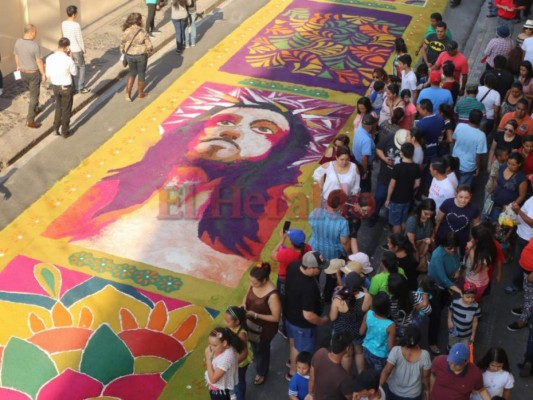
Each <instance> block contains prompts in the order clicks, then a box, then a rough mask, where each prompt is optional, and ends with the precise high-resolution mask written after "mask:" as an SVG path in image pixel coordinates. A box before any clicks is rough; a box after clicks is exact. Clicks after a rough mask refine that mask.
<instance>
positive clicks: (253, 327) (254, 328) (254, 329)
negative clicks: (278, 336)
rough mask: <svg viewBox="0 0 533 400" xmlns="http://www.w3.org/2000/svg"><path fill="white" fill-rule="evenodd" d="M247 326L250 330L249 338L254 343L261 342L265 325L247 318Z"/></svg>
mask: <svg viewBox="0 0 533 400" xmlns="http://www.w3.org/2000/svg"><path fill="white" fill-rule="evenodd" d="M246 327H247V330H248V340H249V341H250V342H252V343H259V342H260V341H261V333H262V332H263V326H262V325H259V324H257V323H255V322H254V321H252V320H251V319H247V320H246Z"/></svg>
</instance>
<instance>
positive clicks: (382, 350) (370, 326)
mask: <svg viewBox="0 0 533 400" xmlns="http://www.w3.org/2000/svg"><path fill="white" fill-rule="evenodd" d="M392 324H393V322H392V321H391V320H390V319H382V318H376V316H375V314H374V311H372V310H370V311H368V312H367V313H366V327H367V330H366V335H365V339H364V340H363V347H364V348H365V349H367V350H368V351H369V352H370V353H372V354H373V355H374V356H376V357H381V358H387V356H388V355H389V334H388V333H387V329H388V328H389V326H390V325H392Z"/></svg>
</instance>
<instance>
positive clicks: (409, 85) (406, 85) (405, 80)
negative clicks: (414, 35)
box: [398, 54, 418, 104]
mask: <svg viewBox="0 0 533 400" xmlns="http://www.w3.org/2000/svg"><path fill="white" fill-rule="evenodd" d="M412 62H413V59H412V58H411V56H410V55H409V54H402V55H401V56H400V57H398V66H399V67H400V69H401V70H402V87H401V90H400V91H402V90H404V89H409V90H410V91H411V94H412V101H413V104H416V98H417V97H418V91H417V90H416V83H417V82H416V74H415V72H414V71H413V70H412V69H411V63H412Z"/></svg>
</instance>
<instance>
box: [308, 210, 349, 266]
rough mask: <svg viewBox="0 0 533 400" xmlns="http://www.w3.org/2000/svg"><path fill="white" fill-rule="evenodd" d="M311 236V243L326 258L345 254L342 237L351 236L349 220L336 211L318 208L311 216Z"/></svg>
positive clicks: (339, 256) (329, 258)
mask: <svg viewBox="0 0 533 400" xmlns="http://www.w3.org/2000/svg"><path fill="white" fill-rule="evenodd" d="M309 225H311V238H310V239H309V245H310V246H311V248H312V249H313V250H318V251H320V253H321V254H322V257H324V258H325V259H326V260H331V259H333V258H341V257H343V256H344V254H345V253H344V248H343V247H342V245H341V241H340V238H341V237H345V238H347V237H349V235H350V231H349V229H348V221H346V219H345V218H344V217H343V216H342V215H340V214H339V213H337V212H335V211H328V210H324V209H322V208H316V209H314V210H313V212H312V213H311V215H310V216H309Z"/></svg>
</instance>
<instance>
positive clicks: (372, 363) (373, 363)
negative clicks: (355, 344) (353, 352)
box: [363, 347, 387, 372]
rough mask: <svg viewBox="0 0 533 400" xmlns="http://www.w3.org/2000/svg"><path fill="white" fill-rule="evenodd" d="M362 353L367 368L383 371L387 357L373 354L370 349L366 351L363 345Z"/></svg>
mask: <svg viewBox="0 0 533 400" xmlns="http://www.w3.org/2000/svg"><path fill="white" fill-rule="evenodd" d="M363 353H364V355H365V361H366V364H367V366H368V367H369V368H371V369H373V370H376V371H378V372H381V371H383V368H385V364H387V358H381V357H378V356H375V355H374V354H372V353H371V352H370V351H368V350H367V348H366V347H363Z"/></svg>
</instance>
